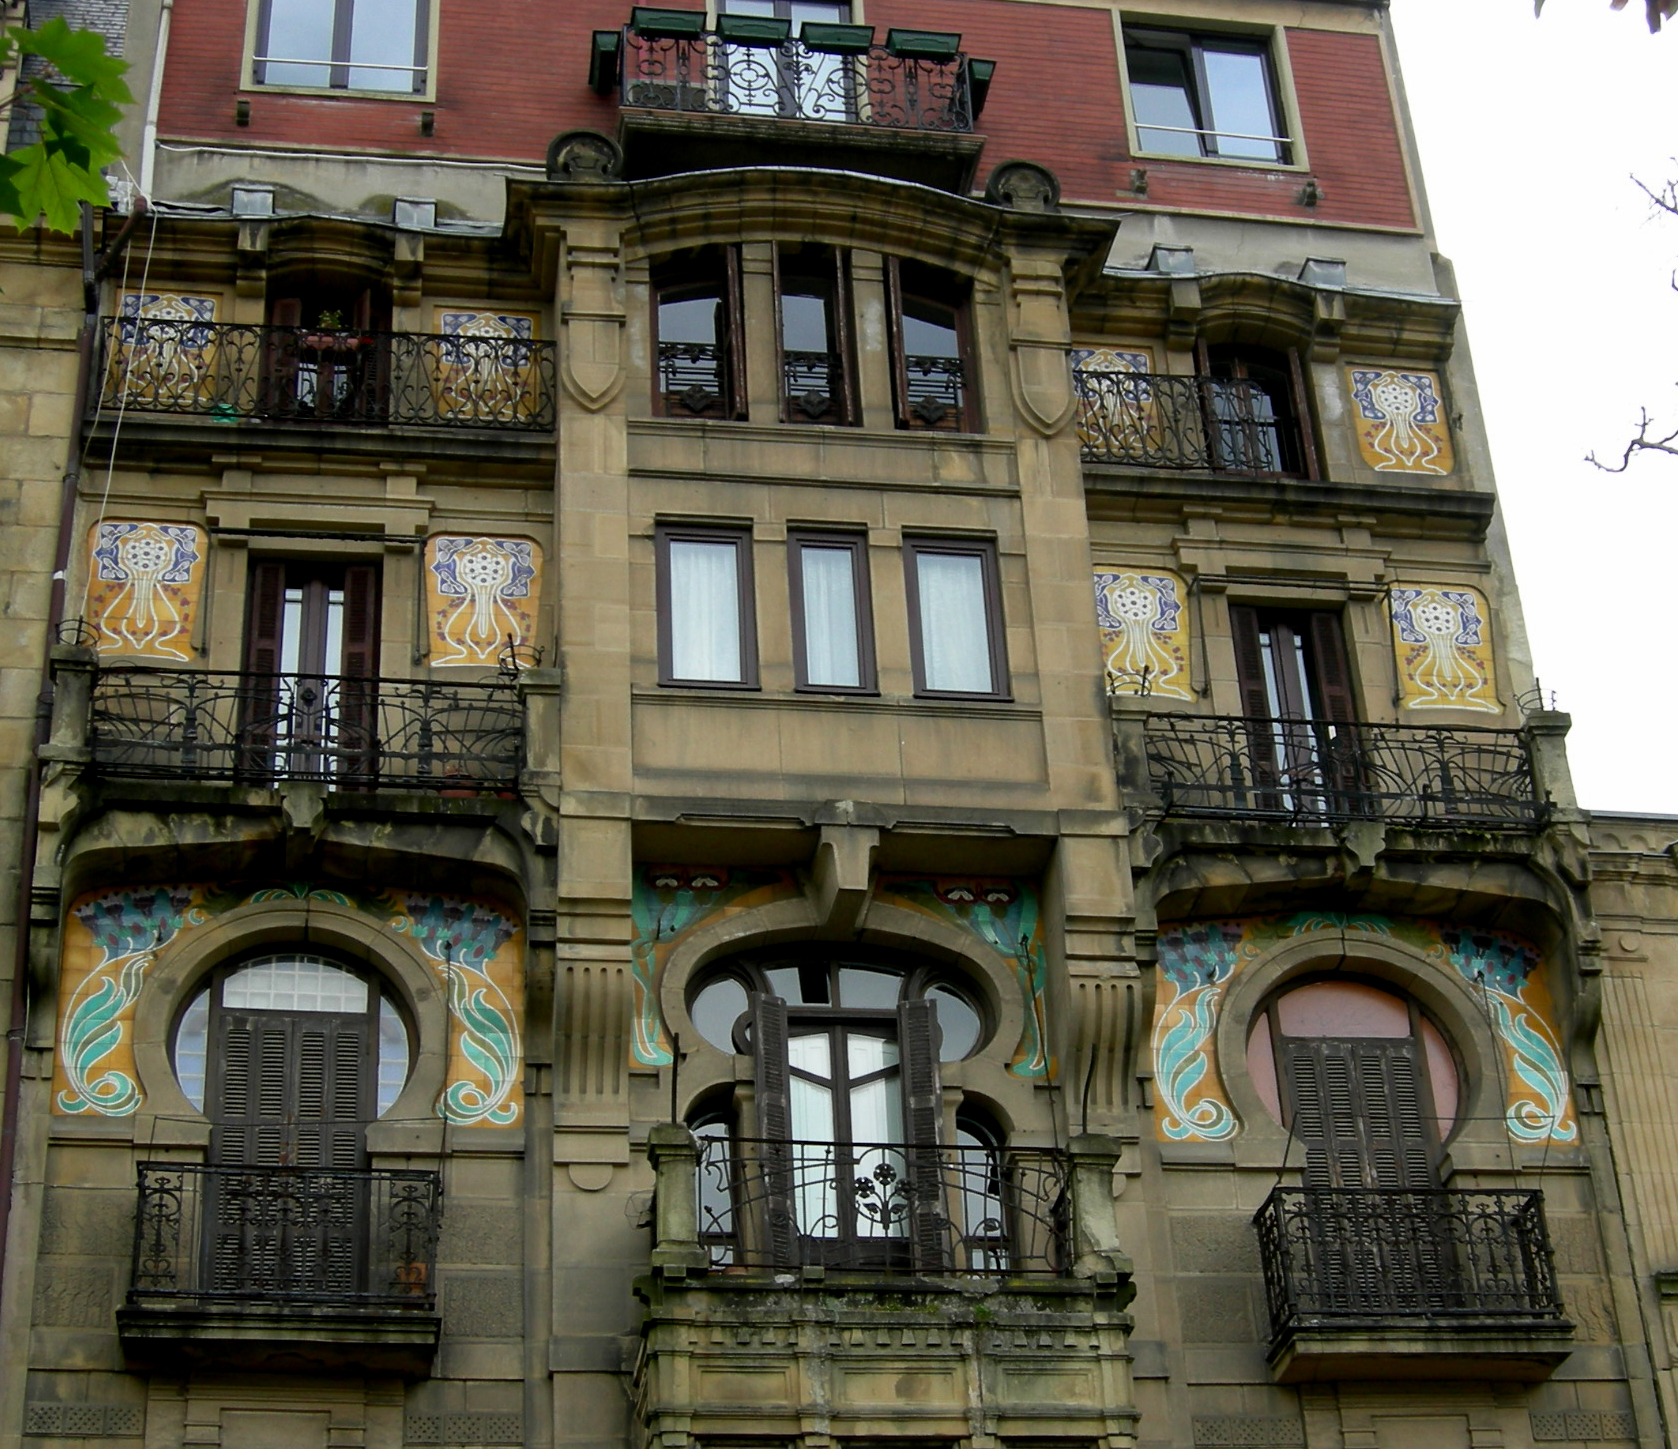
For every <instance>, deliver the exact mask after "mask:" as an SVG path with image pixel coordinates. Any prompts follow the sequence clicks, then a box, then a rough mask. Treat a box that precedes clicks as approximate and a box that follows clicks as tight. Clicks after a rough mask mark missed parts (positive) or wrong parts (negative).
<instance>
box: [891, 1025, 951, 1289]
mask: <svg viewBox="0 0 1678 1449" xmlns="http://www.w3.org/2000/svg"><path fill="white" fill-rule="evenodd" d="M897 1041H898V1050H899V1054H900V1057H901V1060H902V1064H903V1066H902V1070H903V1127H904V1136H905V1138H906V1147H907V1151H908V1157H909V1181H910V1192H911V1203H910V1224H909V1236H910V1241H911V1243H912V1244H913V1251H914V1255H915V1266H916V1268H917V1270H918V1271H920V1272H923V1273H936V1272H941V1271H944V1270H947V1269H948V1267H949V1266H950V1232H949V1224H950V1214H949V1212H948V1211H947V1209H948V1204H947V1203H946V1202H945V1200H944V1173H943V1167H942V1163H941V1160H940V1147H939V1142H938V1138H939V1130H940V1128H941V1126H942V1124H943V1116H944V1098H943V1093H942V1092H941V1090H940V1089H939V1083H938V1047H939V1031H938V1013H937V1008H936V1007H935V1006H934V1005H933V1003H932V1002H930V1001H927V1000H925V999H921V1000H916V1001H905V1002H903V1003H901V1004H900V1005H899V1006H898V1008H897Z"/></svg>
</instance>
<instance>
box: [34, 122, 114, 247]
mask: <svg viewBox="0 0 1678 1449" xmlns="http://www.w3.org/2000/svg"><path fill="white" fill-rule="evenodd" d="M9 159H10V160H12V161H15V162H16V163H17V166H18V169H17V171H16V173H15V174H14V175H13V177H12V185H13V186H14V187H15V188H16V189H17V196H18V204H17V209H16V210H15V211H14V212H13V213H12V214H13V215H14V216H17V217H20V218H27V219H28V220H30V221H32V220H34V218H35V217H37V216H40V217H44V218H45V220H46V223H47V226H48V227H50V228H51V229H52V230H53V231H63V232H71V231H74V230H75V229H76V227H77V225H78V224H79V222H80V220H81V204H82V202H84V201H89V202H92V203H93V204H94V205H95V206H109V205H110V203H111V194H110V190H109V189H108V188H107V187H106V185H105V178H104V177H103V176H101V175H99V173H98V172H96V171H90V170H88V169H87V167H85V166H77V165H75V164H74V163H73V162H71V161H70V160H69V158H68V157H66V156H65V155H64V153H63V152H62V151H54V150H51V149H49V148H48V147H47V146H45V145H41V144H37V145H34V146H25V147H24V148H23V149H22V150H21V151H14V152H12V154H11V156H10V158H9Z"/></svg>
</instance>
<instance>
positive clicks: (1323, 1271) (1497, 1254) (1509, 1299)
mask: <svg viewBox="0 0 1678 1449" xmlns="http://www.w3.org/2000/svg"><path fill="white" fill-rule="evenodd" d="M1253 1223H1254V1226H1255V1227H1256V1228H1257V1229H1258V1236H1259V1251H1260V1256H1261V1257H1262V1259H1263V1262H1264V1284H1265V1292H1266V1295H1267V1297H1268V1300H1269V1305H1270V1328H1271V1333H1272V1335H1273V1336H1274V1337H1280V1336H1281V1335H1282V1334H1284V1333H1286V1332H1288V1331H1290V1330H1292V1329H1296V1328H1308V1327H1314V1326H1333V1325H1335V1324H1347V1323H1353V1322H1361V1323H1366V1324H1367V1323H1386V1322H1391V1321H1392V1320H1395V1319H1398V1320H1403V1319H1425V1320H1438V1321H1461V1320H1465V1319H1505V1320H1507V1319H1512V1318H1514V1319H1542V1320H1549V1321H1552V1322H1558V1323H1559V1322H1560V1321H1561V1316H1562V1305H1561V1298H1560V1295H1559V1294H1558V1292H1557V1288H1556V1278H1555V1268H1554V1265H1553V1263H1552V1261H1551V1256H1550V1235H1549V1230H1548V1228H1547V1227H1546V1226H1545V1222H1544V1194H1543V1193H1541V1192H1480V1191H1467V1192H1456V1191H1445V1190H1430V1191H1378V1190H1373V1189H1360V1188H1303V1187H1298V1188H1292V1187H1289V1188H1277V1189H1276V1190H1275V1191H1274V1192H1272V1193H1271V1194H1270V1196H1269V1197H1268V1198H1267V1199H1266V1200H1265V1203H1264V1206H1263V1207H1261V1208H1260V1209H1259V1210H1258V1212H1257V1214H1256V1215H1255V1216H1254V1218H1253Z"/></svg>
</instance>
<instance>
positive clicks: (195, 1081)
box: [175, 989, 210, 1112]
mask: <svg viewBox="0 0 1678 1449" xmlns="http://www.w3.org/2000/svg"><path fill="white" fill-rule="evenodd" d="M209 1034H210V993H209V991H208V989H206V990H203V991H200V992H199V993H198V995H196V996H195V997H193V998H192V1004H191V1005H190V1006H188V1007H187V1009H186V1010H185V1011H184V1012H183V1013H182V1014H181V1024H180V1026H179V1027H177V1028H176V1030H175V1076H176V1077H177V1078H179V1079H180V1084H181V1090H182V1091H183V1092H185V1093H186V1099H187V1101H189V1102H191V1103H192V1105H193V1106H194V1107H196V1108H197V1109H198V1110H199V1111H200V1112H202V1111H203V1110H204V1062H205V1051H206V1044H207V1042H208V1040H209Z"/></svg>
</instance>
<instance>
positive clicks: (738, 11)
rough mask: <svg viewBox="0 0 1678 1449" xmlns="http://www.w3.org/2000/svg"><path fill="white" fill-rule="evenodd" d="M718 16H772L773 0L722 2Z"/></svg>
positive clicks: (723, 0) (730, 0) (718, 9)
mask: <svg viewBox="0 0 1678 1449" xmlns="http://www.w3.org/2000/svg"><path fill="white" fill-rule="evenodd" d="M717 13H718V14H719V15H773V14H774V13H775V0H722V3H721V4H720V5H718V6H717Z"/></svg>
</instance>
